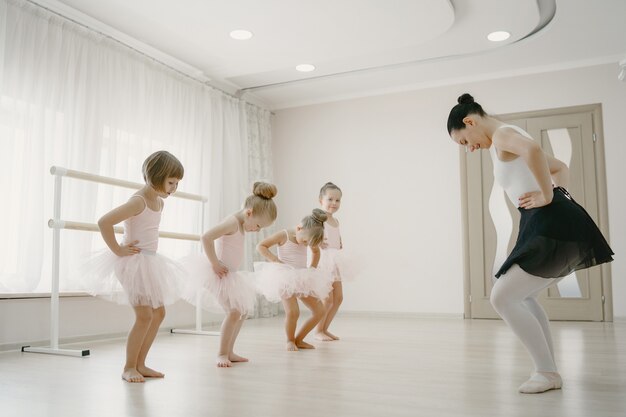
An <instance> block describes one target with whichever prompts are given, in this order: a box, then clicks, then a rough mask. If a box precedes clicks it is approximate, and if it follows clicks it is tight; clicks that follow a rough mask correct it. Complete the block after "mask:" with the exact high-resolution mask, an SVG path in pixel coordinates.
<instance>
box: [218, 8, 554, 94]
mask: <svg viewBox="0 0 626 417" xmlns="http://www.w3.org/2000/svg"><path fill="white" fill-rule="evenodd" d="M453 3H454V10H455V11H458V10H459V9H464V8H465V7H467V5H468V2H466V1H464V0H455V1H454V2H453ZM502 3H505V4H504V7H503V9H509V17H512V16H515V17H516V18H520V19H521V20H524V19H523V17H520V16H519V15H516V14H515V10H510V9H511V7H510V6H511V4H510V3H509V2H502ZM522 3H526V4H525V6H526V12H527V14H526V22H528V19H529V18H530V16H528V15H529V14H531V11H532V10H535V11H536V12H537V13H536V15H535V16H532V17H535V18H536V20H535V22H537V23H536V25H534V26H529V30H528V31H527V32H526V33H523V34H521V35H520V34H518V36H517V37H515V38H512V40H510V41H509V42H506V43H502V44H501V45H498V44H495V46H493V45H490V44H487V43H485V44H484V46H483V47H482V48H480V49H475V50H472V51H470V52H456V53H449V54H446V55H438V56H431V57H427V58H421V59H414V60H407V61H403V62H397V63H391V64H382V65H374V66H365V67H361V68H354V69H349V70H345V71H339V72H332V73H326V74H321V75H313V76H308V77H300V78H294V79H288V80H284V81H277V82H270V83H259V84H257V85H250V86H247V87H244V88H241V89H239V90H238V91H237V93H236V94H237V96H243V95H244V94H245V93H248V92H257V91H261V90H265V89H271V88H280V87H286V86H290V85H295V84H302V83H307V82H313V81H322V80H325V79H330V78H335V77H343V76H347V75H350V74H359V73H361V74H362V73H367V72H374V71H384V70H393V69H396V68H401V67H412V66H416V65H422V64H426V63H434V62H438V61H446V60H454V59H459V58H467V57H474V56H479V55H482V54H486V53H491V52H493V51H496V50H499V49H502V48H507V47H510V46H511V45H515V44H517V43H520V42H523V41H526V40H529V39H530V38H532V37H533V36H535V35H537V34H538V33H540V32H542V31H543V30H544V29H545V28H546V27H548V26H549V25H550V23H551V22H552V21H553V19H554V17H555V15H556V0H526V2H517V4H518V7H519V5H521V4H522ZM464 14H465V15H470V14H471V12H469V11H467V13H464ZM455 17H456V18H455V23H457V20H463V19H462V17H458V16H455ZM463 17H464V16H463ZM488 17H490V18H492V16H488ZM502 20H504V21H505V20H506V19H502ZM511 20H514V19H511ZM464 23H465V27H462V28H461V29H466V28H469V27H470V26H471V27H472V30H473V32H476V31H475V30H474V28H475V25H476V23H474V21H472V22H467V21H466V22H464ZM479 24H480V23H479ZM459 26H461V24H459ZM494 28H495V27H494ZM459 32H461V31H457V33H456V34H455V37H454V39H453V41H458V42H461V40H462V37H463V36H464V35H463V33H462V32H461V33H459ZM485 35H486V34H485ZM447 41H448V42H449V40H447ZM431 43H432V45H431V48H430V49H431V50H432V49H436V48H437V45H438V41H437V40H433V41H431ZM441 44H442V46H443V49H448V50H450V49H454V47H453V46H451V45H449V43H448V44H446V40H444V42H441ZM464 48H466V46H465V45H464ZM259 78H262V77H259ZM230 81H233V82H235V83H236V84H245V81H247V80H246V78H245V77H235V78H232V79H230Z"/></svg>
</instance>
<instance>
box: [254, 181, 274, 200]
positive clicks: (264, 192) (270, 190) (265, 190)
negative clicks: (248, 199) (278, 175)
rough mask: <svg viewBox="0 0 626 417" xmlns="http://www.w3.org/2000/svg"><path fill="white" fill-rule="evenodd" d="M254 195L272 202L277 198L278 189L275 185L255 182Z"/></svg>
mask: <svg viewBox="0 0 626 417" xmlns="http://www.w3.org/2000/svg"><path fill="white" fill-rule="evenodd" d="M252 193H253V194H254V195H256V196H257V197H261V198H265V199H268V200H270V199H272V198H274V197H276V194H277V193H278V189H277V188H276V186H275V185H274V184H270V183H267V182H261V181H258V182H255V183H254V186H253V187H252Z"/></svg>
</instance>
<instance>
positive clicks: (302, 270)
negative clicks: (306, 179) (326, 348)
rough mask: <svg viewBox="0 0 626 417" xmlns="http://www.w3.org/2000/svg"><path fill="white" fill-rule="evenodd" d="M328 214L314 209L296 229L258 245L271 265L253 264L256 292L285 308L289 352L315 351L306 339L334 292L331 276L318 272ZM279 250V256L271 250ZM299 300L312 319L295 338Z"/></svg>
mask: <svg viewBox="0 0 626 417" xmlns="http://www.w3.org/2000/svg"><path fill="white" fill-rule="evenodd" d="M326 218H327V216H326V213H324V211H322V210H320V209H314V210H313V212H312V213H311V215H309V216H306V217H305V218H303V219H302V221H301V222H300V224H298V225H297V226H296V227H295V228H294V229H286V230H282V231H280V232H278V233H276V234H274V235H272V236H270V237H268V238H267V239H265V240H263V241H261V242H260V243H259V244H258V245H257V250H258V251H259V253H260V254H261V255H263V257H265V259H267V260H268V261H270V262H257V263H255V264H254V269H255V272H256V273H257V288H258V290H259V292H260V293H261V294H263V295H264V296H265V298H267V299H268V301H272V302H278V301H282V303H283V306H284V308H285V316H286V317H285V332H286V334H287V350H288V351H296V350H298V349H315V346H313V345H311V344H309V343H306V342H305V341H304V338H305V337H306V335H307V334H309V332H310V331H311V330H313V328H314V327H315V325H316V324H317V323H318V322H319V321H320V320H321V319H322V318H323V317H324V314H325V310H324V306H323V305H322V301H321V300H323V299H325V298H326V297H327V296H328V293H329V292H330V290H331V289H332V276H331V275H330V274H329V273H325V272H323V271H321V270H318V269H316V267H317V263H318V262H319V256H320V250H319V245H320V243H322V240H323V239H324V222H325V221H326ZM272 246H277V253H278V256H276V255H274V254H273V253H272V252H271V251H270V248H271V247H272ZM307 247H310V248H311V251H312V253H313V256H312V261H311V268H307ZM298 300H300V301H302V302H303V303H304V305H306V306H307V307H308V308H309V309H310V310H311V312H312V313H313V315H312V316H311V318H309V319H308V320H307V321H306V322H305V323H304V324H303V325H302V327H301V328H300V330H299V331H298V333H297V334H296V326H297V322H298V317H299V316H300V309H299V307H298Z"/></svg>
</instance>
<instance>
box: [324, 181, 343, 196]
mask: <svg viewBox="0 0 626 417" xmlns="http://www.w3.org/2000/svg"><path fill="white" fill-rule="evenodd" d="M326 190H337V191H339V192H340V193H341V194H343V192H342V191H341V188H339V187H337V186H336V185H335V184H333V183H332V182H327V183H326V184H324V185H323V186H322V188H321V189H320V198H322V197H324V194H326Z"/></svg>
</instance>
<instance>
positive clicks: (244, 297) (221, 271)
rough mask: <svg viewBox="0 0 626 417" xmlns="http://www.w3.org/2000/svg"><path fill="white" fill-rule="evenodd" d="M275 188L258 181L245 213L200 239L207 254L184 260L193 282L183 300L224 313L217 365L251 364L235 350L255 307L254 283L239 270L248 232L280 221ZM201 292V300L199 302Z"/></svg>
mask: <svg viewBox="0 0 626 417" xmlns="http://www.w3.org/2000/svg"><path fill="white" fill-rule="evenodd" d="M274 196H276V186H274V185H272V184H268V183H264V182H257V183H255V184H254V187H253V194H252V195H251V196H249V197H248V198H247V199H246V201H245V203H244V207H243V209H242V210H240V211H238V212H236V213H235V214H233V215H231V216H229V217H227V218H226V219H224V220H223V221H222V222H221V223H220V224H218V225H216V226H215V227H213V228H211V229H209V230H208V231H207V232H206V233H205V234H204V235H203V236H202V246H203V247H204V253H205V255H196V256H189V257H187V258H185V259H184V260H183V261H182V262H183V265H184V266H185V267H186V269H187V270H188V271H189V274H190V279H189V281H188V285H187V286H186V289H185V291H184V298H185V299H187V301H189V302H191V303H192V304H195V303H196V302H197V300H198V299H199V300H200V302H201V303H202V307H203V308H204V309H206V310H209V311H212V310H213V309H214V308H215V307H216V306H218V305H219V306H220V307H221V309H222V310H223V311H224V312H226V317H225V318H224V321H223V322H222V328H221V333H220V335H221V337H220V350H219V352H218V354H217V360H216V362H217V366H218V367H230V366H232V363H233V362H248V359H247V358H244V357H242V356H239V355H236V354H235V353H234V352H233V348H234V345H235V340H236V339H237V336H238V335H239V330H240V329H241V326H242V325H243V321H244V320H245V318H246V316H247V314H248V313H249V312H251V311H252V310H253V309H254V304H255V301H256V290H255V288H254V281H253V280H252V279H251V277H249V276H248V274H246V273H245V272H243V271H238V269H239V267H240V265H241V261H242V260H243V255H244V233H245V232H258V231H259V230H260V229H262V228H264V227H268V226H269V225H271V224H272V223H273V222H274V220H276V215H277V209H276V205H275V204H274V200H273V198H274ZM198 292H200V297H199V298H198V297H197V295H198Z"/></svg>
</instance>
